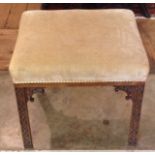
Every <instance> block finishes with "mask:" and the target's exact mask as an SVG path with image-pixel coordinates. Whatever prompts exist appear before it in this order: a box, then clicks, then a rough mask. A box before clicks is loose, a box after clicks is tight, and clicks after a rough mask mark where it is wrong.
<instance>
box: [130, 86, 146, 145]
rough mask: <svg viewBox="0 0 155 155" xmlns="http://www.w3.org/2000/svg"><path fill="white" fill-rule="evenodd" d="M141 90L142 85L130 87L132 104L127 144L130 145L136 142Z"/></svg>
mask: <svg viewBox="0 0 155 155" xmlns="http://www.w3.org/2000/svg"><path fill="white" fill-rule="evenodd" d="M143 92H144V85H142V86H135V87H133V88H132V91H131V99H132V102H133V105H132V114H131V121H130V130H129V139H128V144H129V145H132V146H134V145H136V144H137V139H138V130H139V123H140V115H141V107H142V100H143Z"/></svg>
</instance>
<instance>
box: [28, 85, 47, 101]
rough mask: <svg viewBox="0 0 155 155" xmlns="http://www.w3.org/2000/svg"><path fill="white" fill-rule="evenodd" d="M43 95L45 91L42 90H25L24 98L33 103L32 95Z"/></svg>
mask: <svg viewBox="0 0 155 155" xmlns="http://www.w3.org/2000/svg"><path fill="white" fill-rule="evenodd" d="M37 93H39V94H44V93H45V90H44V89H43V88H26V96H27V100H28V101H31V102H34V97H33V95H34V94H37Z"/></svg>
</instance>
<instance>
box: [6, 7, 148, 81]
mask: <svg viewBox="0 0 155 155" xmlns="http://www.w3.org/2000/svg"><path fill="white" fill-rule="evenodd" d="M9 69H10V73H11V76H12V78H13V82H14V83H53V82H54V83H56V82H64V83H65V82H124V81H145V80H146V78H147V75H148V72H149V63H148V59H147V55H146V52H145V50H144V47H143V44H142V41H141V38H140V35H139V32H138V29H137V25H136V21H135V16H134V14H133V12H132V11H129V10H125V9H115V10H114V9H108V10H59V11H39V10H38V11H27V12H25V13H23V15H22V18H21V21H20V29H19V34H18V39H17V43H16V46H15V50H14V53H13V57H12V60H11V63H10V67H9Z"/></svg>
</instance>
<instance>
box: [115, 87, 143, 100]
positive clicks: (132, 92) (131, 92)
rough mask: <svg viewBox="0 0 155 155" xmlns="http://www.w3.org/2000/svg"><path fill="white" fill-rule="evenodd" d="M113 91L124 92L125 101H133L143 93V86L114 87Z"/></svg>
mask: <svg viewBox="0 0 155 155" xmlns="http://www.w3.org/2000/svg"><path fill="white" fill-rule="evenodd" d="M114 87H115V91H116V92H118V91H124V92H126V94H127V96H126V97H125V98H126V100H129V99H133V98H134V97H136V96H137V95H138V94H143V91H144V85H139V86H114Z"/></svg>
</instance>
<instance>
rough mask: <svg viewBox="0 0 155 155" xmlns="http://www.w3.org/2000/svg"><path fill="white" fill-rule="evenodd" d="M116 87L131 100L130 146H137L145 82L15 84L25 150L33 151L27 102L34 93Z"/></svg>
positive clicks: (116, 89) (31, 99)
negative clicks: (61, 89)
mask: <svg viewBox="0 0 155 155" xmlns="http://www.w3.org/2000/svg"><path fill="white" fill-rule="evenodd" d="M56 85H57V86H101V85H102V86H114V88H115V91H119V90H121V91H125V92H126V94H127V96H126V99H131V100H132V102H133V105H132V114H131V120H130V129H129V137H128V144H129V145H132V146H135V145H136V144H137V140H138V130H139V122H140V114H141V107H142V99H143V92H144V87H145V82H103V83H100V82H99V83H33V84H15V85H14V87H15V92H16V98H17V105H18V112H19V118H20V124H21V130H22V137H23V143H24V148H25V149H33V142H32V135H31V128H30V122H29V115H28V108H27V102H28V100H30V101H33V97H32V95H33V94H34V93H38V92H39V93H44V88H47V87H48V88H49V87H52V86H56Z"/></svg>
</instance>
